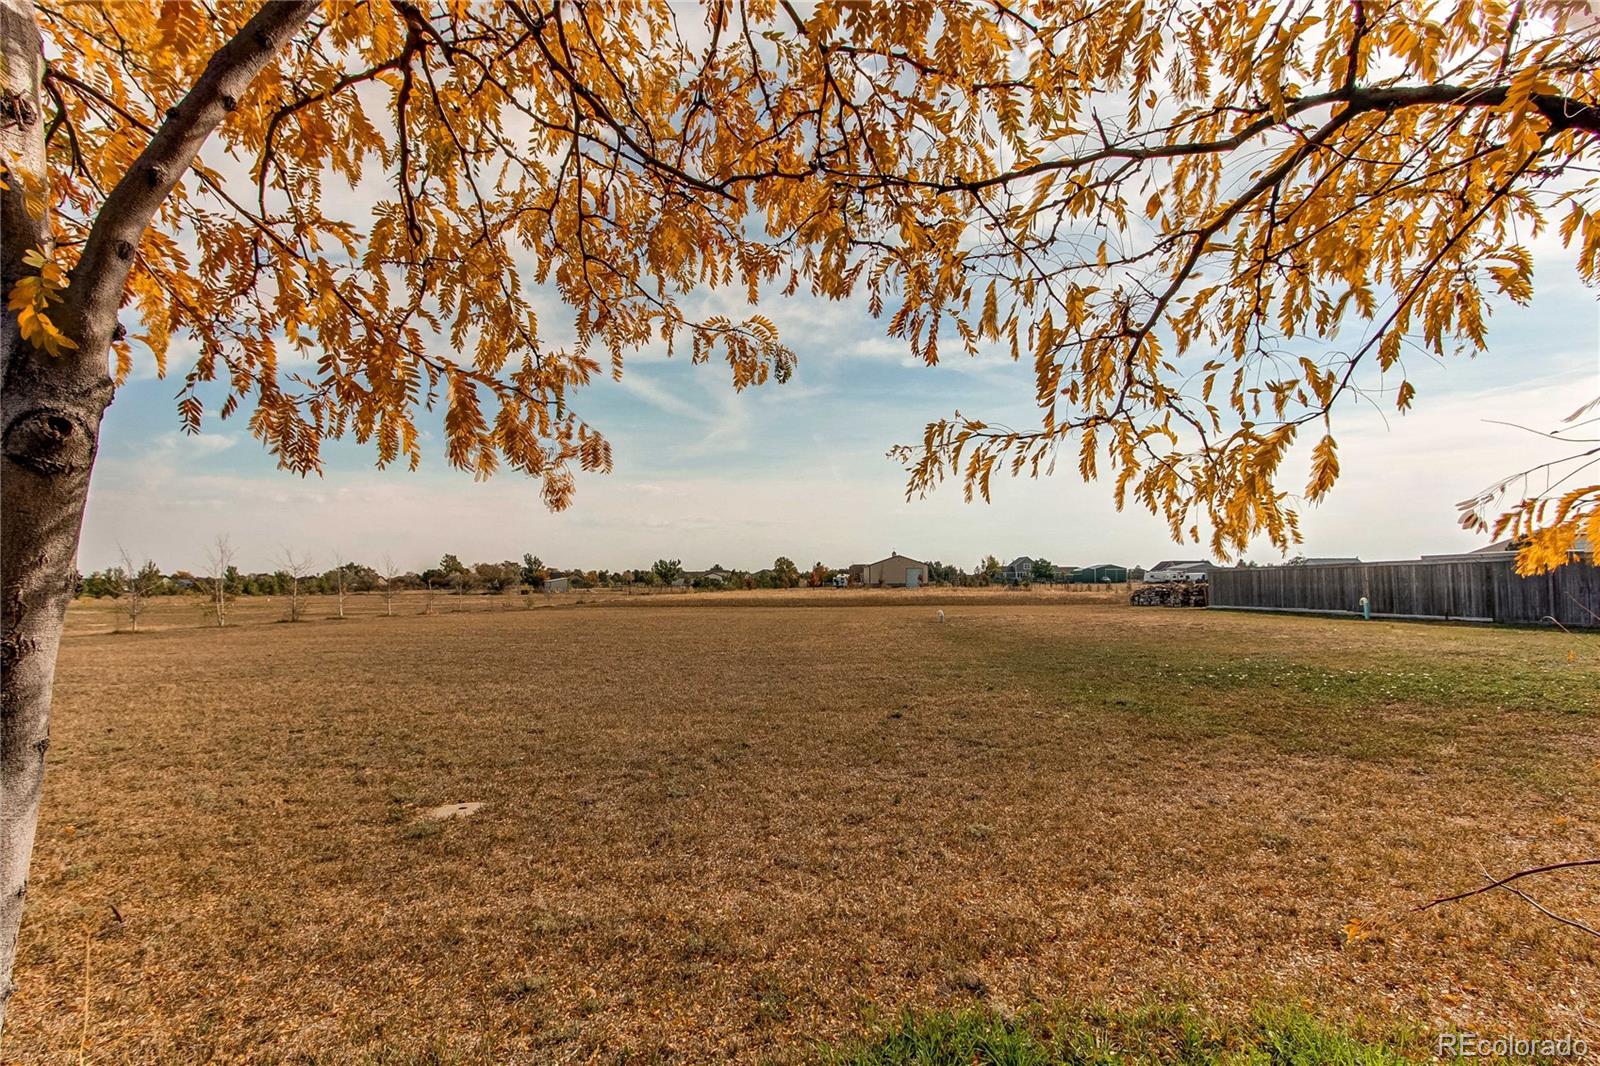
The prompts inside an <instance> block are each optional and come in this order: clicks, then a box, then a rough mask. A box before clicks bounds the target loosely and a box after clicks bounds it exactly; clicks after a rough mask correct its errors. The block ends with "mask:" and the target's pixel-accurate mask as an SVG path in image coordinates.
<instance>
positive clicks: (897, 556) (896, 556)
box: [857, 552, 928, 566]
mask: <svg viewBox="0 0 1600 1066" xmlns="http://www.w3.org/2000/svg"><path fill="white" fill-rule="evenodd" d="M896 559H903V560H905V561H906V562H908V563H916V564H917V565H918V566H927V565H928V564H927V563H925V562H923V561H922V560H921V559H913V558H911V556H909V555H901V554H900V553H899V552H895V553H894V554H893V555H890V556H888V557H887V558H884V559H879V560H878V561H877V562H875V563H858V564H857V565H858V566H862V565H864V566H882V565H883V564H884V563H892V562H894V561H895V560H896Z"/></svg>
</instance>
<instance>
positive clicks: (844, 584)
mask: <svg viewBox="0 0 1600 1066" xmlns="http://www.w3.org/2000/svg"><path fill="white" fill-rule="evenodd" d="M829 581H830V582H831V584H832V585H833V587H834V588H836V589H842V588H849V587H850V575H849V574H847V573H845V572H844V571H843V570H841V571H839V572H838V573H837V574H834V575H833V577H832V578H830V579H829Z"/></svg>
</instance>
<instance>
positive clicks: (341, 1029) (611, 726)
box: [3, 594, 1600, 1066]
mask: <svg viewBox="0 0 1600 1066" xmlns="http://www.w3.org/2000/svg"><path fill="white" fill-rule="evenodd" d="M691 601H692V602H691ZM833 603H834V604H837V605H828V601H826V600H824V599H822V598H820V597H812V598H807V597H803V596H800V597H791V598H787V599H782V600H780V599H778V598H775V597H769V598H766V599H763V598H761V597H753V598H746V599H744V600H742V601H735V600H732V599H730V600H727V601H722V602H718V601H717V600H716V598H715V597H705V598H702V597H691V598H689V600H688V601H685V602H684V603H682V604H669V603H667V602H665V601H663V602H661V603H645V604H639V603H627V604H619V605H614V606H611V605H606V604H604V603H590V604H586V605H583V606H578V607H575V608H573V609H561V608H557V609H539V610H521V609H514V610H493V611H490V610H482V611H465V610H463V611H460V612H457V613H439V614H435V615H432V616H427V617H415V616H405V617H397V618H381V617H374V616H373V615H374V612H373V611H372V609H371V604H370V603H365V604H364V605H363V609H362V610H361V611H358V612H354V613H357V614H360V615H361V616H360V617H356V618H352V619H348V620H345V621H321V620H319V621H314V622H307V623H303V624H300V625H287V624H266V618H267V617H268V615H267V613H266V610H267V609H266V608H264V607H260V608H257V609H256V611H255V613H254V614H253V615H252V614H250V613H249V612H246V613H245V614H244V615H242V618H243V619H244V620H246V621H249V622H251V624H246V625H241V626H238V627H230V628H228V629H225V630H214V629H200V628H181V627H176V626H174V627H171V628H161V629H158V630H157V631H155V632H150V633H144V634H139V635H136V636H135V635H128V634H110V633H105V632H96V631H95V629H96V628H97V618H96V616H93V615H91V614H86V613H80V614H79V615H78V616H77V617H75V618H74V619H73V620H72V621H73V626H74V632H75V635H73V636H70V637H69V638H68V640H67V643H66V646H65V648H64V650H63V654H62V661H61V668H60V674H59V682H58V703H57V714H56V718H55V725H54V731H53V736H54V739H53V746H52V749H51V758H52V765H51V770H50V773H49V777H48V780H47V786H46V791H47V795H46V809H45V816H44V821H43V823H42V825H41V830H40V838H39V845H38V851H37V854H36V856H35V860H34V871H35V880H34V883H33V886H32V891H31V894H30V900H29V910H28V917H27V920H26V925H25V929H24V934H23V944H22V956H21V963H20V972H19V975H18V976H19V981H20V984H21V989H20V991H19V993H18V995H17V997H16V999H15V1001H14V1003H13V1007H12V1012H11V1017H10V1019H9V1024H8V1031H7V1034H6V1037H5V1048H4V1050H3V1058H4V1059H5V1061H6V1062H8V1063H9V1062H28V1063H32V1062H59V1061H62V1060H63V1059H64V1058H74V1057H76V1056H77V1055H78V1053H79V1048H80V1045H81V1046H82V1047H83V1048H84V1049H85V1050H86V1057H87V1059H88V1061H101V1062H114V1061H162V1062H172V1061H176V1062H186V1061H208V1060H212V1059H219V1058H220V1059H245V1060H253V1061H284V1060H295V1059H298V1060H300V1061H329V1062H369V1061H393V1062H413V1061H472V1062H478V1061H484V1062H489V1061H493V1062H527V1063H535V1062H539V1063H542V1062H548V1061H590V1060H599V1061H638V1062H649V1061H683V1062H698V1061H705V1060H708V1059H723V1058H732V1059H736V1060H739V1061H746V1062H799V1061H813V1060H822V1061H828V1060H830V1059H832V1060H833V1061H845V1062H862V1063H877V1062H882V1063H895V1062H930V1063H933V1062H957V1061H959V1062H961V1063H963V1064H964V1066H965V1064H966V1063H969V1062H971V1061H973V1059H972V1057H971V1056H970V1055H966V1057H964V1058H963V1057H959V1056H958V1057H956V1058H951V1057H949V1056H946V1057H944V1058H939V1057H930V1058H921V1059H919V1058H914V1057H912V1058H907V1057H906V1056H905V1055H904V1054H901V1052H899V1051H896V1050H895V1047H896V1045H894V1044H893V1043H892V1042H891V1043H885V1041H886V1040H889V1041H892V1039H894V1038H895V1033H896V1032H897V1031H899V1030H904V1032H905V1033H906V1034H907V1035H906V1036H905V1038H904V1039H905V1040H924V1041H926V1039H932V1040H934V1041H935V1042H936V1043H937V1042H938V1041H939V1040H943V1039H944V1038H943V1037H940V1036H939V1034H940V1033H941V1032H944V1031H945V1029H949V1030H950V1032H951V1033H953V1034H957V1035H959V1034H962V1033H966V1034H967V1035H966V1036H961V1039H963V1040H965V1039H967V1038H968V1037H969V1036H973V1034H977V1035H978V1036H981V1037H982V1038H983V1039H985V1040H988V1039H991V1038H992V1039H993V1040H1002V1039H1012V1038H1013V1036H1014V1037H1015V1040H1017V1041H1033V1042H1034V1043H1035V1044H1036V1045H1037V1049H1036V1050H1038V1049H1043V1050H1041V1051H1039V1054H1043V1055H1045V1058H1044V1059H1040V1058H1038V1056H1037V1055H1034V1057H1032V1058H1029V1057H1027V1055H1033V1054H1034V1052H1032V1051H1029V1052H1027V1055H1025V1054H1023V1052H1018V1053H1017V1055H1016V1056H1012V1057H1009V1058H1008V1057H1004V1056H991V1057H990V1058H989V1059H984V1058H983V1057H982V1055H980V1056H979V1059H978V1061H994V1062H1016V1063H1029V1062H1034V1061H1054V1060H1060V1061H1070V1062H1079V1061H1082V1062H1100V1061H1120V1060H1114V1059H1111V1058H1108V1057H1107V1056H1105V1055H1102V1057H1101V1058H1094V1057H1092V1056H1090V1057H1085V1056H1086V1055H1088V1052H1084V1053H1083V1054H1080V1055H1079V1057H1077V1058H1072V1057H1070V1056H1068V1055H1066V1053H1065V1052H1063V1051H1062V1050H1061V1049H1062V1048H1063V1047H1066V1046H1067V1045H1066V1044H1063V1043H1062V1042H1061V1041H1062V1040H1063V1039H1069V1038H1070V1039H1069V1042H1071V1041H1075V1042H1076V1043H1072V1045H1071V1046H1072V1047H1080V1045H1081V1046H1082V1047H1087V1048H1090V1049H1091V1050H1092V1049H1093V1048H1094V1047H1097V1046H1098V1047H1102V1050H1104V1049H1105V1048H1107V1047H1109V1048H1111V1049H1112V1050H1116V1049H1117V1048H1121V1049H1122V1050H1123V1051H1124V1052H1126V1053H1127V1056H1135V1055H1143V1056H1145V1059H1144V1060H1140V1059H1138V1058H1136V1057H1131V1058H1130V1059H1129V1060H1130V1061H1194V1062H1210V1061H1264V1062H1320V1061H1328V1060H1326V1059H1324V1058H1319V1057H1318V1055H1317V1053H1315V1052H1308V1053H1306V1054H1299V1053H1296V1055H1289V1054H1288V1053H1287V1052H1285V1053H1284V1054H1277V1053H1275V1052H1273V1051H1272V1050H1271V1048H1272V1047H1273V1046H1275V1045H1273V1044H1272V1043H1271V1040H1272V1039H1275V1038H1273V1037H1272V1034H1273V1033H1275V1032H1279V1030H1278V1029H1274V1028H1272V1026H1271V1025H1268V1024H1265V1023H1263V1022H1262V1021H1261V1019H1263V1018H1280V1019H1282V1018H1287V1019H1293V1020H1295V1022H1294V1024H1295V1025H1296V1026H1300V1027H1301V1029H1297V1030H1296V1032H1298V1033H1299V1036H1295V1037H1293V1038H1292V1039H1293V1040H1297V1041H1300V1042H1301V1043H1297V1044H1294V1047H1300V1046H1301V1044H1303V1043H1304V1042H1305V1041H1307V1040H1310V1041H1312V1046H1314V1047H1334V1046H1335V1045H1337V1046H1338V1047H1339V1048H1343V1049H1345V1050H1348V1051H1350V1054H1351V1056H1354V1057H1346V1058H1343V1059H1334V1061H1349V1062H1352V1063H1365V1062H1387V1061H1391V1059H1389V1058H1386V1057H1384V1056H1390V1055H1394V1056H1402V1057H1407V1058H1416V1057H1419V1056H1425V1055H1426V1053H1427V1052H1428V1050H1429V1049H1431V1047H1432V1043H1431V1041H1432V1037H1433V1034H1435V1033H1436V1032H1438V1031H1440V1030H1443V1029H1458V1028H1459V1029H1470V1030H1473V1031H1477V1032H1482V1033H1505V1034H1512V1035H1518V1036H1535V1035H1542V1034H1552V1035H1561V1034H1568V1033H1576V1034H1580V1035H1585V1036H1587V1037H1588V1039H1589V1042H1590V1045H1591V1047H1594V1046H1600V1016H1597V1015H1596V1013H1595V1009H1594V1004H1596V1003H1600V943H1597V942H1596V941H1594V940H1593V939H1592V938H1588V937H1585V936H1583V935H1581V934H1579V933H1577V932H1576V931H1573V930H1569V929H1566V928H1563V927H1560V926H1557V925H1555V924H1554V923H1552V922H1550V921H1548V920H1547V919H1544V918H1542V917H1541V916H1539V915H1538V914H1537V913H1535V912H1533V911H1532V910H1531V909H1530V908H1529V907H1528V906H1527V905H1526V904H1524V903H1522V902H1521V901H1519V900H1516V899H1513V898H1509V897H1505V896H1504V894H1500V895H1497V896H1481V897H1477V898H1475V899H1473V900H1470V901H1466V902H1463V903H1461V904H1456V905H1452V906H1451V907H1448V908H1440V909H1435V910H1432V911H1429V912H1426V913H1419V912H1418V911H1417V910H1416V907H1417V905H1418V904H1419V903H1420V902H1423V901H1425V900H1427V899H1429V898H1431V897H1432V896H1434V895H1437V894H1441V893H1444V892H1449V891H1454V890H1458V889H1461V888H1465V887H1469V886H1471V885H1473V884H1475V883H1479V882H1481V879H1482V874H1483V871H1485V870H1489V871H1507V870H1510V869H1514V868H1517V867H1520V866H1522V865H1526V864H1532V863H1537V862H1544V861H1554V860H1559V859H1565V858H1570V857H1574V856H1577V855H1594V854H1597V853H1600V817H1597V815H1596V814H1595V812H1596V811H1600V640H1597V639H1596V638H1595V637H1593V636H1586V637H1569V636H1564V635H1562V634H1560V633H1551V632H1543V631H1532V630H1495V629H1481V628H1470V627H1453V626H1427V625H1402V624H1398V623H1387V622H1372V623H1361V622H1354V621H1333V620H1319V619H1313V618H1304V617H1268V616H1257V615H1233V614H1226V613H1218V612H1201V611H1168V610H1160V609H1146V610H1134V609H1130V608H1127V607H1123V606H1118V605H1115V604H1112V603H1108V602H1106V601H1105V600H1103V599H1101V598H1098V597H1082V598H1079V599H1076V600H1073V599H1070V598H1068V597H1060V598H1057V599H1040V598H1006V597H1005V596H1004V594H999V595H995V596H990V597H966V598H957V599H952V600H950V601H947V602H946V606H945V610H946V612H947V616H948V621H947V622H946V623H945V624H943V625H940V624H938V623H937V622H935V621H934V617H933V615H934V609H935V608H934V606H933V604H934V601H933V600H932V599H929V598H927V597H925V596H924V597H922V598H915V599H913V598H909V597H908V598H896V597H894V596H882V597H854V598H851V599H848V600H835V601H833ZM780 604H781V605H780ZM819 604H820V605H819ZM802 608H804V609H802ZM100 620H101V621H103V618H101V619H100ZM465 801H470V802H481V803H482V804H483V805H484V806H483V807H482V809H481V810H479V811H478V813H476V814H474V815H472V816H471V817H468V818H464V819H458V820H452V821H446V822H438V821H430V820H427V819H426V818H425V817H424V816H423V812H425V811H426V810H427V809H428V808H430V807H433V806H435V805H439V804H445V803H454V802H465ZM1528 887H1529V891H1530V892H1531V893H1533V894H1534V895H1535V897H1536V898H1537V899H1538V900H1539V901H1540V902H1541V903H1543V904H1544V905H1545V906H1548V907H1550V908H1552V909H1556V910H1560V911H1564V912H1569V913H1572V914H1574V915H1576V916H1582V917H1586V918H1587V919H1588V920H1590V921H1591V923H1592V922H1593V921H1595V920H1600V913H1597V906H1596V900H1597V899H1600V877H1595V876H1594V875H1589V876H1587V877H1585V876H1576V875H1575V876H1569V877H1552V878H1548V879H1540V880H1539V881H1538V883H1529V885H1528ZM1352 921H1354V922H1356V923H1357V924H1355V925H1351V923H1352ZM1088 1004H1094V1005H1096V1006H1095V1007H1094V1010H1093V1011H1090V1010H1089V1009H1088V1008H1087V1007H1086V1006H1085V1005H1088ZM86 1005H87V1006H86ZM906 1011H910V1012H912V1013H911V1014H910V1015H908V1016H906V1017H908V1018H909V1019H910V1020H902V1012H906ZM1151 1011H1154V1012H1155V1013H1154V1014H1150V1013H1149V1012H1151ZM1163 1011H1166V1012H1168V1013H1165V1014H1163V1013H1162V1012H1163ZM1130 1012H1146V1013H1145V1014H1143V1015H1139V1016H1140V1017H1144V1018H1146V1019H1148V1018H1152V1017H1153V1018H1156V1019H1158V1021H1159V1019H1161V1018H1166V1019H1168V1020H1167V1021H1159V1024H1157V1023H1153V1022H1152V1023H1148V1024H1146V1023H1141V1024H1140V1025H1138V1026H1133V1025H1131V1023H1128V1022H1127V1021H1126V1019H1127V1018H1129V1017H1132V1016H1134V1015H1133V1014H1130ZM1174 1012H1175V1013H1174ZM1173 1018H1177V1019H1180V1020H1179V1021H1176V1022H1174V1021H1171V1019H1173ZM1052 1019H1053V1020H1052ZM1062 1019H1075V1020H1072V1021H1071V1024H1070V1025H1069V1024H1067V1023H1066V1022H1065V1021H1063V1020H1062ZM1118 1019H1123V1020H1122V1021H1119V1020H1118ZM1182 1019H1189V1021H1182ZM1151 1025H1154V1028H1151V1027H1150V1026H1151ZM941 1026H943V1027H945V1029H941V1028H940V1027H941ZM997 1026H998V1027H999V1028H998V1029H997V1028H996V1027H997ZM1173 1026H1177V1028H1173ZM1185 1026H1189V1027H1190V1029H1192V1034H1191V1035H1192V1036H1193V1038H1194V1040H1196V1041H1198V1043H1197V1044H1196V1045H1195V1049H1192V1050H1193V1051H1194V1054H1193V1055H1191V1056H1190V1057H1187V1058H1185V1057H1182V1056H1183V1055H1186V1054H1188V1053H1187V1052H1184V1051H1183V1048H1184V1047H1185V1046H1187V1045H1185V1044H1183V1042H1182V1041H1183V1040H1186V1039H1189V1037H1185V1036H1183V1034H1184V1033H1185V1032H1189V1031H1190V1029H1185V1028H1184V1027H1185ZM897 1027H898V1028H897ZM1119 1027H1120V1028H1119ZM1280 1028H1281V1027H1280ZM929 1033H931V1034H933V1036H931V1037H928V1036H927V1034H929ZM1119 1033H1121V1034H1123V1035H1122V1036H1118V1034H1119ZM919 1034H920V1035H919ZM984 1034H988V1035H984ZM996 1034H998V1035H996ZM1007 1034H1011V1035H1007ZM1130 1034H1131V1035H1130ZM1397 1034H1398V1035H1397ZM1405 1034H1410V1035H1409V1036H1406V1035H1405ZM1280 1035H1281V1033H1280ZM974 1038H976V1037H974ZM1285 1039H1290V1038H1287V1037H1286V1038H1285ZM955 1040H956V1037H955V1036H951V1037H950V1038H949V1040H946V1041H945V1042H946V1043H951V1046H953V1047H965V1046H966V1045H964V1044H960V1043H959V1042H955V1043H952V1041H955ZM1096 1040H1099V1041H1101V1042H1102V1044H1096V1043H1095V1041H1096ZM1119 1040H1121V1041H1123V1043H1118V1041H1119ZM1324 1040H1325V1041H1331V1042H1332V1043H1328V1044H1326V1045H1324V1044H1319V1043H1316V1041H1324ZM1052 1041H1054V1043H1052ZM1084 1041H1088V1043H1087V1044H1085V1043H1084ZM1129 1041H1131V1043H1130V1042H1129ZM903 1042H904V1041H902V1043H903ZM1141 1042H1142V1043H1141ZM1018 1046H1024V1045H1022V1044H1019V1045H1018ZM1284 1046H1285V1047H1288V1046H1289V1045H1284ZM1352 1049H1353V1050H1352ZM1080 1050H1081V1048H1080ZM1291 1050H1292V1048H1291ZM1343 1053H1344V1052H1343V1051H1341V1052H1340V1054H1341V1055H1343ZM962 1054H965V1052H963V1053H962ZM1074 1054H1078V1052H1074ZM875 1055H876V1056H877V1057H873V1056H875ZM895 1055H900V1057H898V1058H897V1057H894V1056H895ZM1261 1055H1265V1056H1266V1057H1265V1058H1261V1057H1260V1056H1261ZM1307 1055H1309V1056H1310V1057H1307ZM852 1056H853V1057H852ZM1051 1056H1054V1059H1052V1058H1051ZM1207 1056H1209V1057H1207ZM1228 1056H1234V1058H1231V1059H1230V1058H1229V1057H1228ZM1239 1056H1244V1057H1243V1058H1240V1057H1239ZM1252 1056H1254V1057H1252Z"/></svg>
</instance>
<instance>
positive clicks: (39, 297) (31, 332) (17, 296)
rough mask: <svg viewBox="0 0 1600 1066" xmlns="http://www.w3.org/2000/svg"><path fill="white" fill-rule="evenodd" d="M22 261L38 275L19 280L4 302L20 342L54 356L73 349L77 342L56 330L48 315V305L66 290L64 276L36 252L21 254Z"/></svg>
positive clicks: (53, 302)
mask: <svg viewBox="0 0 1600 1066" xmlns="http://www.w3.org/2000/svg"><path fill="white" fill-rule="evenodd" d="M23 262H25V263H26V264H27V265H28V266H30V267H33V268H34V269H35V270H37V271H38V273H37V274H27V275H24V276H23V277H21V278H19V279H18V280H17V283H16V284H15V285H14V286H12V289H11V295H10V296H9V297H8V298H7V300H6V306H8V307H9V308H10V309H11V310H12V311H14V312H16V316H17V327H18V330H19V331H20V332H21V333H22V339H23V340H25V341H28V342H29V343H31V344H32V345H34V347H36V348H39V349H40V350H42V351H44V352H47V353H49V354H50V355H54V356H59V355H61V354H63V353H64V352H67V351H70V350H71V349H74V348H76V347H77V346H78V342H77V341H75V340H73V339H72V338H71V337H68V336H66V335H65V334H63V333H62V332H61V330H59V329H57V328H56V325H55V323H54V322H51V321H50V314H49V312H50V306H51V305H52V304H58V303H60V302H61V290H62V289H65V288H66V287H67V277H66V274H65V273H64V272H63V271H62V269H61V267H60V266H59V265H58V264H56V263H54V262H52V261H51V260H49V259H46V258H45V257H44V253H42V252H40V251H39V250H38V249H33V250H32V251H29V252H27V253H26V254H24V255H23Z"/></svg>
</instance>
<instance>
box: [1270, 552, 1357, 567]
mask: <svg viewBox="0 0 1600 1066" xmlns="http://www.w3.org/2000/svg"><path fill="white" fill-rule="evenodd" d="M1360 561H1361V560H1360V559H1358V558H1356V557H1355V556H1354V555H1302V556H1300V557H1299V558H1297V559H1290V560H1289V561H1288V562H1286V563H1284V564H1283V565H1284V566H1348V565H1349V564H1350V563H1359V562H1360Z"/></svg>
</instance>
